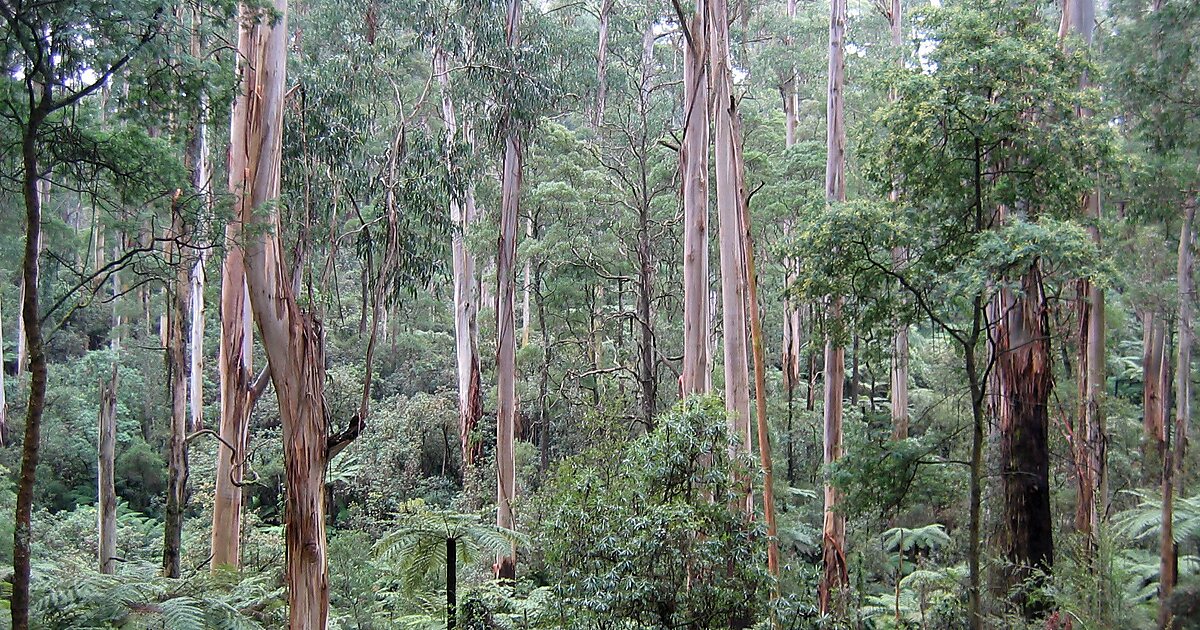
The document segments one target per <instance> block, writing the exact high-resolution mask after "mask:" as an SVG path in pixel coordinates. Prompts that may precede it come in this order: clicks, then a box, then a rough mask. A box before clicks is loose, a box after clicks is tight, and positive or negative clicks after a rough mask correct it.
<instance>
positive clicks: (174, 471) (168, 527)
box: [163, 190, 191, 578]
mask: <svg viewBox="0 0 1200 630" xmlns="http://www.w3.org/2000/svg"><path fill="white" fill-rule="evenodd" d="M181 195H182V191H178V190H177V191H175V199H174V201H173V202H172V204H171V210H172V213H171V214H172V220H171V237H172V238H173V239H175V240H174V241H173V242H172V243H171V244H170V245H169V246H168V251H167V259H168V260H170V261H171V265H172V267H173V268H174V269H175V270H176V272H175V273H176V278H175V286H174V287H173V288H172V289H171V290H168V291H167V292H166V295H167V297H168V298H169V303H168V304H167V305H165V306H166V310H167V344H166V349H167V361H166V363H167V375H168V380H169V382H170V394H171V437H170V442H169V448H168V454H167V502H166V507H165V509H164V510H163V512H164V516H163V575H165V576H167V577H171V578H177V577H179V575H180V565H179V558H180V553H181V546H182V540H183V509H184V506H185V505H186V504H187V479H188V460H187V423H188V408H187V382H188V378H187V370H188V365H189V364H188V361H187V349H186V342H185V340H184V318H185V313H187V303H188V288H189V287H190V286H191V284H190V278H189V266H188V265H187V260H186V259H185V258H184V255H183V242H184V239H185V238H186V228H185V225H184V218H183V208H182V207H181V200H180V197H181Z"/></svg>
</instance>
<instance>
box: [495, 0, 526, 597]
mask: <svg viewBox="0 0 1200 630" xmlns="http://www.w3.org/2000/svg"><path fill="white" fill-rule="evenodd" d="M520 24H521V0H509V2H508V15H507V20H506V22H505V30H506V34H507V43H508V46H509V47H510V48H516V47H517V46H518V45H519V41H520V40H519V35H518V31H519V30H520ZM520 187H521V143H520V139H519V138H518V136H517V132H516V130H512V129H510V130H508V137H507V138H506V139H505V142H504V166H503V180H502V182H501V193H500V249H499V252H498V253H497V256H496V284H497V290H496V325H497V328H498V330H497V335H496V337H497V338H496V389H497V395H498V398H499V400H498V410H497V414H496V524H497V525H499V526H500V527H504V528H508V529H515V528H516V520H515V519H514V517H513V506H512V504H513V499H514V498H515V497H516V495H517V488H516V462H515V460H514V453H513V442H514V439H515V433H516V422H517V368H516V347H515V346H516V339H515V332H516V331H515V330H514V329H515V327H516V318H515V317H514V314H513V298H514V297H515V295H514V294H515V289H516V286H515V284H516V277H515V273H516V268H515V263H516V255H517V214H518V202H519V200H520V195H521V192H520ZM516 565H517V553H516V548H515V546H514V548H513V549H511V550H510V552H509V553H507V554H504V553H502V554H500V555H498V556H497V557H496V577H498V578H500V579H507V580H512V579H514V578H515V577H516Z"/></svg>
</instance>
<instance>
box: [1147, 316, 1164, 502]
mask: <svg viewBox="0 0 1200 630" xmlns="http://www.w3.org/2000/svg"><path fill="white" fill-rule="evenodd" d="M1166 339H1167V331H1166V324H1165V322H1163V320H1162V318H1161V317H1159V316H1158V315H1157V314H1156V313H1155V312H1154V311H1153V310H1146V311H1145V312H1144V313H1143V314H1142V431H1143V436H1142V439H1143V442H1142V476H1143V479H1144V481H1145V482H1146V483H1161V480H1162V472H1163V455H1164V449H1165V448H1166V426H1167V424H1166V419H1167V397H1166V391H1167V388H1168V386H1169V384H1168V383H1167V378H1168V376H1167V375H1168V370H1167V363H1166V353H1165V352H1164V351H1163V348H1164V346H1165V345H1166Z"/></svg>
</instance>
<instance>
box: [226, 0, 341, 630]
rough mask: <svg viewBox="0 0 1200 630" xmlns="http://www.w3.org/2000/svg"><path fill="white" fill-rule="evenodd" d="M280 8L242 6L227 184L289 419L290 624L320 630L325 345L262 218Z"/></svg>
mask: <svg viewBox="0 0 1200 630" xmlns="http://www.w3.org/2000/svg"><path fill="white" fill-rule="evenodd" d="M274 9H275V13H276V15H275V16H272V17H275V21H274V23H271V22H269V21H267V19H266V18H267V16H266V15H264V13H263V12H260V11H256V10H253V9H250V8H249V7H248V6H245V5H243V7H242V21H241V27H240V29H239V33H238V53H239V54H238V58H239V63H238V69H239V76H240V78H241V86H242V88H241V91H240V93H239V94H238V95H237V99H236V100H235V102H234V116H233V124H232V126H231V129H230V155H231V156H237V157H236V158H234V159H233V160H231V162H234V164H231V168H230V177H229V180H230V181H229V188H230V191H231V192H232V193H233V195H234V198H235V208H236V210H237V217H238V218H239V219H240V220H241V221H242V223H243V224H244V225H246V226H247V230H246V235H247V239H246V248H245V267H246V287H247V290H248V293H249V297H250V306H251V310H252V311H253V313H254V319H255V321H256V322H257V323H258V329H259V333H260V334H261V335H262V339H263V347H264V349H265V350H266V354H267V362H268V364H269V365H270V369H271V381H272V383H273V384H274V386H275V394H276V397H277V398H278V400H279V414H280V418H281V420H282V421H283V443H284V453H283V456H284V476H285V480H286V490H287V496H286V500H285V504H284V508H285V516H284V520H285V526H286V543H287V547H286V566H285V569H284V577H285V581H286V583H287V586H288V606H289V611H288V613H289V614H288V625H289V627H290V628H292V629H293V630H314V629H315V630H320V629H323V628H324V627H325V623H326V617H327V614H328V611H329V577H328V570H327V559H326V549H325V465H326V448H327V433H328V428H327V426H326V409H325V394H324V385H325V356H324V348H323V341H324V340H323V336H322V331H321V327H320V323H319V322H317V321H315V320H314V319H313V318H312V317H311V316H309V315H308V314H307V313H304V312H302V311H301V310H300V308H299V307H298V306H297V304H296V299H295V296H294V294H293V291H292V286H291V282H290V274H289V273H288V272H287V270H286V268H285V265H284V261H283V251H282V249H283V248H282V242H281V240H280V238H279V231H280V225H279V216H278V213H277V212H275V211H273V210H271V211H269V212H267V213H266V214H267V215H268V216H267V217H263V216H261V215H262V213H261V212H256V211H257V210H261V209H262V207H263V206H264V205H269V204H271V202H273V201H274V200H275V199H277V198H278V197H279V185H280V177H279V175H280V161H281V156H282V155H281V154H282V141H283V134H282V131H283V129H282V126H283V99H284V74H285V70H286V66H287V33H288V31H287V0H276V2H275V4H274ZM237 165H244V168H243V169H238V168H236V166H237Z"/></svg>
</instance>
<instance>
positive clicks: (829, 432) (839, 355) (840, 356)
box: [817, 0, 849, 613]
mask: <svg viewBox="0 0 1200 630" xmlns="http://www.w3.org/2000/svg"><path fill="white" fill-rule="evenodd" d="M845 32H846V0H832V1H831V2H830V5H829V89H828V92H827V95H826V96H827V98H826V105H825V117H826V120H827V125H826V143H825V146H826V161H825V199H826V202H827V203H831V204H832V203H841V202H843V201H845V200H846V127H845V120H844V117H843V110H844V108H845V104H844V103H845V97H844V94H843V88H844V85H845V69H846V59H845V41H844V38H845ZM829 300H830V304H829V313H828V319H829V320H830V321H837V320H838V319H839V318H840V316H841V310H842V299H841V298H840V297H838V296H831V297H830V298H829ZM845 379H846V359H845V349H844V348H842V346H841V344H839V343H838V341H837V339H836V338H834V337H833V336H831V335H828V336H826V339H825V410H824V425H825V427H824V448H823V451H824V462H825V465H826V466H828V465H830V464H832V463H834V462H836V461H837V460H838V459H840V458H841V456H842V387H843V384H844V382H845ZM840 499H841V497H840V493H839V492H838V490H837V488H834V487H833V485H832V484H830V483H828V482H826V484H825V517H824V523H823V526H822V558H823V565H824V573H823V575H822V577H821V583H820V586H819V588H818V593H817V600H818V605H819V607H820V611H821V612H822V613H829V612H831V611H833V610H834V609H835V608H837V607H839V602H838V601H837V599H839V593H840V591H841V590H842V589H844V588H845V587H846V586H847V585H848V584H849V576H848V573H847V567H846V517H845V516H843V515H842V514H840V513H839V512H838V503H839V502H840Z"/></svg>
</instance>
